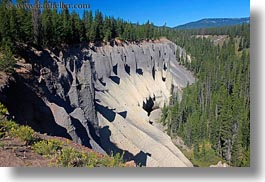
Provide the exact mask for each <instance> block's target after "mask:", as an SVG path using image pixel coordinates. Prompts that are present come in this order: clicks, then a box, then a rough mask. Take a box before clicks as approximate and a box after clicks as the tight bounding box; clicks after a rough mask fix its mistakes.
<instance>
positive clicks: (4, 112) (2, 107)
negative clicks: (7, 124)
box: [0, 103, 8, 116]
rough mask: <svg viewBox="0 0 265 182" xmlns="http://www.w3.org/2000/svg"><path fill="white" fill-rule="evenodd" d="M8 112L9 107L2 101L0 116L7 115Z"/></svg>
mask: <svg viewBox="0 0 265 182" xmlns="http://www.w3.org/2000/svg"><path fill="white" fill-rule="evenodd" d="M7 112H8V111H7V108H6V107H5V106H4V105H3V104H2V103H0V116H1V115H6V113H7Z"/></svg>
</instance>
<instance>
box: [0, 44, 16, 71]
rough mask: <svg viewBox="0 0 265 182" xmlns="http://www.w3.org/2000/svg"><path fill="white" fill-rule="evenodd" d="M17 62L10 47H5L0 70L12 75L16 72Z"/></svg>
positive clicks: (0, 60)
mask: <svg viewBox="0 0 265 182" xmlns="http://www.w3.org/2000/svg"><path fill="white" fill-rule="evenodd" d="M15 64H16V61H15V59H14V57H13V54H12V52H11V49H10V48H9V47H7V46H6V47H5V48H4V49H3V53H2V55H1V56H0V70H2V71H4V72H6V73H12V72H13V71H14V66H15Z"/></svg>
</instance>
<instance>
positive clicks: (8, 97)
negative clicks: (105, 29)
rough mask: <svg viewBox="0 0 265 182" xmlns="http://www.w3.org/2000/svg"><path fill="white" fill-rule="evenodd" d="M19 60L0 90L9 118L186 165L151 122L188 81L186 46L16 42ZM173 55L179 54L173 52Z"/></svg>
mask: <svg viewBox="0 0 265 182" xmlns="http://www.w3.org/2000/svg"><path fill="white" fill-rule="evenodd" d="M21 47H22V49H23V50H27V51H23V54H21V57H22V61H21V60H20V63H19V64H18V66H17V69H16V73H15V74H14V76H13V78H12V79H10V80H9V81H8V83H7V84H6V86H4V87H1V91H0V92H1V95H0V101H1V102H2V103H4V104H5V105H6V106H7V107H8V110H9V112H10V113H11V115H13V119H15V120H16V121H18V122H19V123H21V124H27V125H30V126H31V127H32V128H33V129H34V130H36V131H39V132H41V133H47V134H48V135H55V136H61V137H65V138H69V139H71V140H73V141H74V142H77V143H80V144H82V145H84V146H87V147H89V148H92V149H93V150H95V151H97V152H100V153H108V154H110V155H111V154H112V153H113V154H115V153H123V154H124V159H125V160H127V161H130V160H134V162H135V163H136V164H137V165H138V166H146V167H192V166H193V165H192V163H191V162H190V161H189V160H188V159H187V158H186V157H185V156H184V155H183V153H182V152H181V151H180V150H179V149H178V148H177V147H176V146H175V145H174V144H173V143H172V141H171V138H170V137H169V136H168V135H167V134H166V133H165V132H164V131H163V130H162V129H161V128H159V127H157V125H159V123H157V121H159V117H160V114H159V113H160V112H161V111H160V110H161V108H163V107H164V106H166V105H168V104H169V101H170V97H171V94H172V92H175V93H177V94H178V96H179V97H178V98H180V99H181V93H182V89H183V88H185V87H186V86H187V85H188V84H192V83H194V82H195V78H194V77H193V75H192V73H190V72H189V71H187V70H186V69H185V68H184V67H183V66H181V65H180V64H179V63H178V60H177V57H180V56H185V57H188V58H190V56H186V51H185V50H184V49H183V48H181V47H179V46H177V45H175V44H174V43H173V42H171V41H169V40H166V39H161V40H159V41H146V42H138V43H126V42H121V43H118V42H116V41H114V42H112V43H111V44H109V45H105V46H99V47H97V46H94V45H85V44H80V45H76V46H71V47H66V48H63V49H58V48H57V49H54V50H49V49H37V48H33V47H29V46H27V45H21ZM177 53H178V54H179V55H178V56H177V55H176V54H177Z"/></svg>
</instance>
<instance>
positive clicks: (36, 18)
mask: <svg viewBox="0 0 265 182" xmlns="http://www.w3.org/2000/svg"><path fill="white" fill-rule="evenodd" d="M32 24H33V36H34V43H35V44H37V45H39V44H40V38H41V12H40V1H39V0H34V7H33V11H32Z"/></svg>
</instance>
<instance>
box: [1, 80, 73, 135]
mask: <svg viewBox="0 0 265 182" xmlns="http://www.w3.org/2000/svg"><path fill="white" fill-rule="evenodd" d="M15 79H16V80H15V81H13V82H10V83H9V87H7V88H5V90H3V93H4V95H6V97H5V100H3V101H2V100H1V102H3V103H4V104H5V105H6V106H7V108H8V111H9V113H10V115H11V116H12V117H13V119H14V120H15V121H17V122H18V123H19V124H23V125H29V126H30V127H32V128H33V129H34V130H35V131H37V132H40V133H47V134H48V135H52V136H61V137H65V138H68V139H72V138H71V137H70V135H69V134H68V133H67V130H66V129H65V128H63V127H61V126H59V125H58V124H57V123H56V122H55V119H54V117H53V114H52V111H51V110H50V108H49V107H48V106H47V105H46V104H45V103H44V101H43V100H42V99H41V97H40V95H37V93H38V92H40V91H39V90H38V91H36V90H34V89H36V88H31V87H29V86H28V84H27V82H26V80H24V79H23V78H22V77H18V76H17V75H16V76H15Z"/></svg>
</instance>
